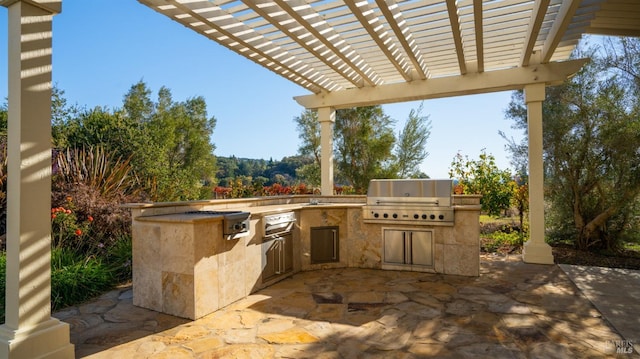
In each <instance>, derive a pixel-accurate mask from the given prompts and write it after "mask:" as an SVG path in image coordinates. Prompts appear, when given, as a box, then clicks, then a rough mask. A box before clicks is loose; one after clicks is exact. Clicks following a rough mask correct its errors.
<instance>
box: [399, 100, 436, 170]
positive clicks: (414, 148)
mask: <svg viewBox="0 0 640 359" xmlns="http://www.w3.org/2000/svg"><path fill="white" fill-rule="evenodd" d="M429 135H431V120H429V116H422V103H421V104H420V106H419V107H418V109H417V110H415V109H411V112H410V113H409V119H408V120H407V123H406V124H405V126H404V129H403V130H402V131H401V132H400V134H399V135H398V143H397V145H396V149H395V151H394V152H395V158H396V165H397V167H398V169H397V173H398V177H400V178H407V177H414V178H415V177H422V176H423V175H424V174H422V173H421V172H420V169H419V167H418V166H419V165H420V163H422V161H424V159H425V158H427V156H429V152H427V150H426V149H425V148H426V145H427V139H428V138H429Z"/></svg>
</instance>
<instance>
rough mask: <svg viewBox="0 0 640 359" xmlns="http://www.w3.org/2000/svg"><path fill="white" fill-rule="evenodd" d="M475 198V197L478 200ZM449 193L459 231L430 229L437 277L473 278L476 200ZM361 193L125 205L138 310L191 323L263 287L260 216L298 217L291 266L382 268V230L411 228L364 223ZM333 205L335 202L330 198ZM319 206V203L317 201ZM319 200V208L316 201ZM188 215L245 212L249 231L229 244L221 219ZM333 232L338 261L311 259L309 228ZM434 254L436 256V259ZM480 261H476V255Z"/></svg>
mask: <svg viewBox="0 0 640 359" xmlns="http://www.w3.org/2000/svg"><path fill="white" fill-rule="evenodd" d="M476 197H477V198H476ZM476 197H474V196H453V203H452V204H453V208H454V210H455V211H456V212H458V214H457V215H456V219H455V221H456V223H461V224H464V225H461V226H454V227H451V226H447V227H444V226H431V227H430V228H432V230H433V231H434V232H433V233H434V235H433V239H434V244H433V245H434V254H435V255H436V257H435V265H434V267H433V269H434V271H435V272H438V273H445V274H459V275H478V273H477V268H475V267H477V265H476V264H477V263H476V262H478V261H479V256H478V254H477V251H478V250H479V242H478V232H479V221H478V214H479V212H480V206H479V197H478V196H476ZM365 199H366V198H365V197H364V196H337V197H336V198H329V197H327V198H324V197H318V196H291V197H280V198H275V199H271V198H269V199H262V198H253V199H231V200H212V201H193V202H175V203H138V204H128V205H126V207H128V208H130V209H131V211H132V237H133V267H134V268H133V269H134V271H133V272H134V278H133V279H134V286H133V288H134V296H133V302H134V304H135V305H138V306H141V307H145V308H149V309H153V310H157V311H160V312H163V313H167V314H171V315H176V316H179V317H184V318H191V319H196V318H199V317H202V316H204V315H207V314H209V313H211V312H213V311H215V310H217V309H219V308H221V307H224V306H226V305H229V304H231V303H233V302H235V301H236V300H238V299H241V298H244V297H245V296H247V295H248V294H250V293H252V292H254V291H256V290H258V289H260V288H262V287H264V286H265V285H268V284H269V283H266V284H265V283H264V282H263V280H262V277H261V276H262V274H261V273H262V272H261V271H262V270H263V267H264V263H263V262H264V258H263V257H264V255H265V246H264V243H265V242H264V238H263V236H264V221H265V218H264V217H265V216H267V215H273V214H280V213H285V212H295V213H296V222H297V225H296V226H294V229H293V236H292V240H293V246H294V251H293V253H294V268H293V272H297V271H300V270H314V269H323V268H344V267H357V268H372V269H381V268H382V262H383V251H382V249H383V248H382V245H383V240H382V234H383V229H384V228H399V229H402V230H405V229H407V230H410V229H411V228H415V226H409V227H408V228H404V227H405V226H403V225H401V224H396V225H391V224H382V223H381V224H365V223H363V210H362V207H363V206H365V204H366V203H365ZM332 200H333V201H332ZM316 201H318V202H316ZM316 203H317V204H316ZM192 211H220V212H223V211H229V212H233V211H242V212H248V213H250V217H249V220H250V227H249V228H250V230H249V231H248V233H245V234H244V235H242V236H240V237H238V238H234V239H233V240H228V239H226V238H225V236H224V235H223V228H224V227H225V226H224V225H223V222H224V216H223V215H215V214H211V213H203V214H199V213H189V214H187V213H184V212H192ZM314 228H316V229H329V230H330V231H333V230H334V229H335V230H336V233H339V235H338V236H336V239H337V241H335V242H334V243H336V244H334V246H335V245H337V246H338V248H337V251H336V253H339V257H338V259H337V260H336V261H335V262H331V263H314V262H312V261H311V254H312V253H311V241H310V238H311V237H312V233H311V231H312V229H314ZM438 256H439V257H438ZM476 257H478V258H476Z"/></svg>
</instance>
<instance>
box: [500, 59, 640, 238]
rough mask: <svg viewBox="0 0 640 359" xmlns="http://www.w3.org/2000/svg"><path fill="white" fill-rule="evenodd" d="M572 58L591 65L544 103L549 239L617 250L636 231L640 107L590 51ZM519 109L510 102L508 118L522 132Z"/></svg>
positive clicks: (517, 103) (523, 118)
mask: <svg viewBox="0 0 640 359" xmlns="http://www.w3.org/2000/svg"><path fill="white" fill-rule="evenodd" d="M630 50H631V49H629V48H627V49H626V50H625V51H627V53H629V52H630ZM576 55H577V56H579V57H585V56H590V57H591V58H592V59H593V61H592V62H590V63H588V64H587V65H585V66H584V67H583V68H582V69H581V71H580V72H579V73H578V74H577V75H576V76H574V77H573V78H571V79H570V80H568V81H566V82H565V83H564V84H562V85H559V86H556V87H550V88H548V90H547V95H546V99H545V102H544V103H543V125H544V129H545V131H544V138H543V143H544V158H545V176H546V189H547V194H548V199H549V202H550V204H551V206H550V208H549V216H548V219H549V221H548V225H549V227H550V228H551V229H552V232H551V235H552V237H553V238H556V239H570V240H572V241H573V242H574V243H575V244H576V246H577V247H578V248H580V249H616V248H617V247H618V246H619V245H620V243H621V239H622V238H624V236H626V235H630V234H632V233H636V232H637V229H638V223H637V214H638V208H637V207H638V194H639V193H640V156H639V154H640V99H639V97H638V92H637V91H635V89H634V88H633V87H630V86H628V82H626V79H623V78H622V77H621V75H620V73H619V72H618V71H616V70H615V68H612V67H611V66H610V64H607V62H606V61H603V59H602V58H599V57H597V56H596V50H595V49H588V50H583V49H581V48H579V49H578V50H577V54H576ZM635 56H636V58H637V57H638V56H640V53H635ZM524 109H525V105H524V103H523V101H522V94H520V93H517V94H515V95H514V97H512V102H511V104H510V106H509V110H508V111H507V117H508V118H511V119H513V120H514V121H516V126H518V127H520V128H525V127H526V115H525V112H524ZM522 146H523V145H520V147H522Z"/></svg>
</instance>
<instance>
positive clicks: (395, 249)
mask: <svg viewBox="0 0 640 359" xmlns="http://www.w3.org/2000/svg"><path fill="white" fill-rule="evenodd" d="M405 235H406V232H405V231H399V230H395V229H385V230H384V239H383V241H384V257H383V260H384V261H385V262H386V263H396V264H405V249H406V244H405Z"/></svg>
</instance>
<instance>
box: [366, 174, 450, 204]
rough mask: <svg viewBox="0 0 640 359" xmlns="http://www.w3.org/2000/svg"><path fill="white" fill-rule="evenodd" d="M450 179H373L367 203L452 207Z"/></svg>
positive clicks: (370, 183)
mask: <svg viewBox="0 0 640 359" xmlns="http://www.w3.org/2000/svg"><path fill="white" fill-rule="evenodd" d="M452 186H453V181H452V180H450V179H422V178H421V179H373V180H371V181H369V189H368V190H367V205H399V206H405V205H421V206H434V207H451V193H452V192H451V191H452Z"/></svg>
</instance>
